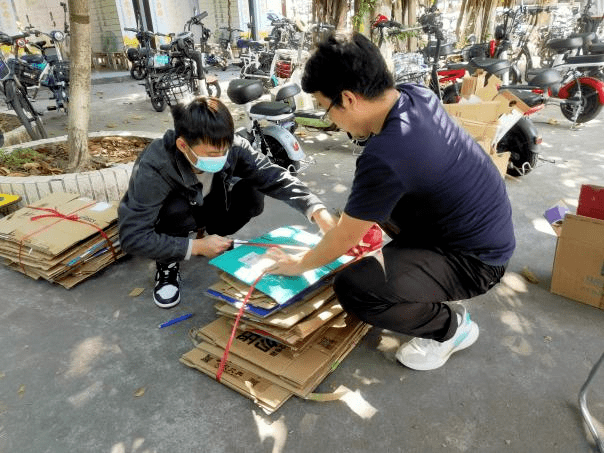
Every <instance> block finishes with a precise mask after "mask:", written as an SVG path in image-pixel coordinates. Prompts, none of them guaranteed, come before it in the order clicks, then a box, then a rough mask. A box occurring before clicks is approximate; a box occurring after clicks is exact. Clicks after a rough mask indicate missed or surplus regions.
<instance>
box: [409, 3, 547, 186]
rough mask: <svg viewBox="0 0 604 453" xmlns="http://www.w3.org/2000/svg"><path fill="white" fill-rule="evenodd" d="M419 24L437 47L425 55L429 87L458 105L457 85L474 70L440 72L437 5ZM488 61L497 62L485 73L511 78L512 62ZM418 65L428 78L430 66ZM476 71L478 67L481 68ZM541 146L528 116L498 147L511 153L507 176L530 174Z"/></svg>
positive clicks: (460, 68)
mask: <svg viewBox="0 0 604 453" xmlns="http://www.w3.org/2000/svg"><path fill="white" fill-rule="evenodd" d="M419 23H420V25H421V29H422V30H423V32H424V33H426V34H427V35H428V42H433V44H431V45H429V49H428V50H424V51H423V53H422V55H424V56H425V58H426V62H428V67H429V72H430V77H429V86H430V88H431V89H432V90H433V91H434V92H435V93H436V95H437V96H438V97H439V99H441V100H442V101H443V103H451V102H458V101H459V99H460V95H459V89H460V86H461V83H460V82H457V80H458V78H461V77H463V75H464V74H465V73H466V70H468V71H469V72H474V68H472V67H470V66H469V65H468V64H467V63H463V64H461V65H457V67H456V66H454V65H450V66H449V67H448V68H439V58H440V56H441V43H442V42H443V41H444V34H443V32H442V22H441V21H440V13H439V12H438V11H437V9H436V7H435V6H434V5H433V6H432V7H430V8H429V9H427V11H426V12H425V13H424V14H422V15H421V16H420V18H419ZM432 36H433V37H434V38H435V40H434V41H432V40H431V37H432ZM444 52H445V53H449V50H448V49H447V48H446V47H445V51H444ZM476 60H478V61H480V60H481V59H480V58H475V59H473V60H471V62H474V61H476ZM488 60H493V61H492V62H491V63H492V64H491V65H489V64H484V65H482V66H480V68H481V69H484V70H486V72H488V73H489V74H495V75H497V76H501V77H503V76H505V75H508V74H509V71H510V62H509V61H508V60H497V59H488ZM415 61H416V63H415V64H416V66H417V68H419V69H418V70H420V69H421V71H424V74H425V72H426V67H425V66H426V63H425V62H424V63H422V62H421V61H419V60H417V59H416V60H415ZM476 67H478V65H477V66H476ZM405 81H406V80H405ZM399 82H400V81H399ZM444 82H451V83H450V84H449V85H448V86H446V87H445V89H444V90H441V86H442V85H443V83H444ZM530 113H533V112H530ZM540 143H541V137H540V136H539V134H538V132H537V130H536V128H535V126H534V124H533V122H532V121H531V120H530V118H529V117H528V115H526V114H525V115H524V116H522V117H521V118H519V120H518V121H517V122H516V123H515V124H514V125H513V126H512V127H511V128H510V129H509V130H508V131H507V132H506V134H505V135H504V136H503V137H502V138H501V139H500V140H499V141H498V143H497V152H498V153H503V152H506V151H509V152H510V161H509V164H508V169H507V174H509V175H511V176H522V175H525V174H527V173H529V172H530V171H531V170H532V168H533V167H534V166H535V164H536V162H537V158H538V153H537V146H538V145H539V144H540Z"/></svg>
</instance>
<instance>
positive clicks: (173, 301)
mask: <svg viewBox="0 0 604 453" xmlns="http://www.w3.org/2000/svg"><path fill="white" fill-rule="evenodd" d="M155 264H156V265H157V272H156V273H155V289H154V290H153V300H154V301H155V305H157V306H158V307H161V308H171V307H174V306H175V305H177V304H178V303H179V302H180V271H179V267H178V263H170V264H161V263H155Z"/></svg>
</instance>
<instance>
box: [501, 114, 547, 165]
mask: <svg viewBox="0 0 604 453" xmlns="http://www.w3.org/2000/svg"><path fill="white" fill-rule="evenodd" d="M524 121H525V119H524V118H521V119H520V120H519V121H518V122H517V123H516V124H514V125H513V126H512V127H511V128H510V130H509V131H507V133H506V134H505V135H504V136H503V137H502V138H501V140H499V142H498V143H497V152H498V153H503V152H506V151H509V152H510V161H509V164H508V169H507V174H508V175H510V176H524V175H526V174H527V173H530V172H531V171H532V170H533V168H535V166H536V165H537V159H538V158H539V153H537V152H536V151H535V148H536V147H537V145H536V144H535V141H534V139H533V136H532V134H531V133H530V132H529V127H528V126H527V125H526V124H525V123H524Z"/></svg>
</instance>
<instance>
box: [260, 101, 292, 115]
mask: <svg viewBox="0 0 604 453" xmlns="http://www.w3.org/2000/svg"><path fill="white" fill-rule="evenodd" d="M250 113H251V114H252V115H264V116H280V115H287V114H290V113H294V109H293V107H291V106H290V105H289V104H286V103H285V102H258V103H257V104H254V105H252V108H251V109H250Z"/></svg>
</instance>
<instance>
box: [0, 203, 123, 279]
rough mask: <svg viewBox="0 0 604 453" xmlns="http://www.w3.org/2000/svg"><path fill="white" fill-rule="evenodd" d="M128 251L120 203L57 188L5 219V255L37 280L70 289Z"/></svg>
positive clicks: (1, 253)
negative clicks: (124, 247) (119, 215)
mask: <svg viewBox="0 0 604 453" xmlns="http://www.w3.org/2000/svg"><path fill="white" fill-rule="evenodd" d="M101 232H102V233H101ZM123 255H124V253H123V251H122V250H121V248H120V246H119V238H118V228H117V202H115V203H106V202H97V201H94V200H92V199H90V198H83V197H81V196H80V195H77V194H72V193H61V192H55V193H53V194H50V195H49V196H47V197H45V198H42V199H41V200H38V201H37V202H35V203H32V205H30V206H27V207H24V208H21V209H19V210H18V211H16V212H14V213H12V214H10V215H8V216H7V217H4V218H3V219H0V257H2V258H4V259H5V261H6V263H7V265H8V266H9V267H11V268H12V269H14V270H16V271H18V272H22V273H24V274H25V275H28V276H30V277H31V278H34V279H39V278H43V279H45V280H48V281H50V282H54V283H58V284H60V285H62V286H64V287H65V288H71V287H73V286H74V285H76V284H77V283H79V282H81V281H83V280H85V279H86V278H88V277H90V276H91V275H94V274H95V273H96V272H98V271H99V270H101V269H102V268H104V267H106V266H107V265H109V264H111V263H112V262H114V261H115V260H116V259H118V258H120V257H122V256H123Z"/></svg>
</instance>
